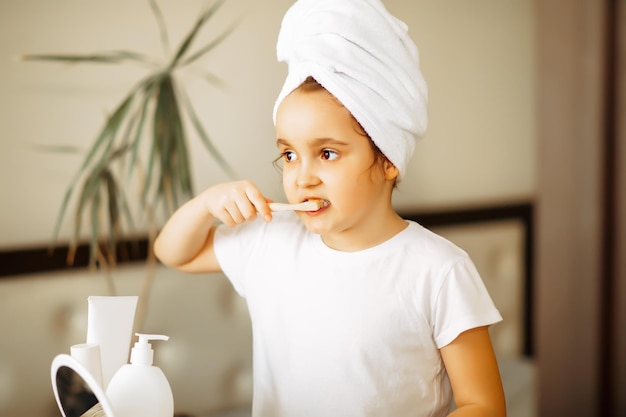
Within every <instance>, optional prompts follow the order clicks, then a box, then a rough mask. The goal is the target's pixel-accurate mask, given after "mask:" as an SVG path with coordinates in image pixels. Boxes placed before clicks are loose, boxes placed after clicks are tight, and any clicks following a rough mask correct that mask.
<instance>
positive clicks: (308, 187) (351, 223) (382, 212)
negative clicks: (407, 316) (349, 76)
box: [276, 89, 397, 250]
mask: <svg viewBox="0 0 626 417" xmlns="http://www.w3.org/2000/svg"><path fill="white" fill-rule="evenodd" d="M276 135H277V145H278V150H279V152H280V154H281V159H282V162H281V164H282V169H283V188H284V191H285V194H286V196H287V199H288V200H289V202H291V203H300V202H302V201H306V200H311V199H322V200H326V201H327V202H328V204H327V205H326V206H325V207H322V208H321V209H319V210H318V211H315V212H298V213H299V216H300V218H301V219H302V220H303V222H304V223H305V225H306V227H307V228H308V229H309V230H310V231H312V232H314V233H318V234H320V235H322V238H323V239H324V241H325V242H326V244H328V245H329V246H331V247H334V248H335V249H340V250H357V249H360V248H363V247H367V245H368V242H370V241H372V242H374V241H377V239H378V236H375V235H376V234H377V233H379V231H380V229H381V225H382V224H384V223H385V221H386V220H387V219H389V218H390V216H393V215H395V213H393V209H392V207H391V192H392V189H393V184H394V179H395V177H396V176H397V170H396V168H395V167H394V166H393V165H392V164H391V163H389V162H388V161H385V160H383V159H382V158H379V157H377V155H376V153H375V151H374V149H373V148H372V146H371V144H370V141H369V138H368V137H367V136H365V135H363V134H362V133H361V132H359V129H358V126H357V125H356V122H355V121H354V119H353V118H352V116H351V114H350V113H349V112H348V110H347V109H346V108H345V107H343V106H342V105H341V104H340V103H339V102H338V101H337V100H336V99H335V98H334V97H333V96H332V95H331V94H330V93H328V92H327V91H326V90H323V89H322V90H317V91H301V90H295V91H294V92H292V93H291V94H290V95H289V96H287V97H286V98H285V99H284V100H283V101H282V103H281V104H280V106H279V108H278V111H277V114H276Z"/></svg>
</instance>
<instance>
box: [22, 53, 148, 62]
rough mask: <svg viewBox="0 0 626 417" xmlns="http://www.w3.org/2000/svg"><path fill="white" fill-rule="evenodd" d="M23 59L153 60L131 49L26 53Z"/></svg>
mask: <svg viewBox="0 0 626 417" xmlns="http://www.w3.org/2000/svg"><path fill="white" fill-rule="evenodd" d="M22 60H24V61H52V62H65V63H70V64H78V63H92V64H119V63H122V62H128V61H131V62H139V63H142V64H152V63H153V62H154V60H152V59H151V58H150V57H148V56H147V55H144V54H140V53H138V52H133V51H124V50H119V51H106V52H99V53H93V54H26V55H22Z"/></svg>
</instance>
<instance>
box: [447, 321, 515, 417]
mask: <svg viewBox="0 0 626 417" xmlns="http://www.w3.org/2000/svg"><path fill="white" fill-rule="evenodd" d="M440 352H441V357H442V358H443V362H444V364H445V367H446V370H447V372H448V377H449V378H450V384H451V385H452V392H453V393H454V401H455V403H456V407H457V408H456V410H454V412H452V413H451V414H450V417H462V416H466V417H470V416H480V417H505V416H506V403H505V399H504V391H503V388H502V381H501V380H500V371H499V370H498V363H497V362H496V356H495V353H494V351H493V346H492V345H491V339H490V337H489V331H488V328H487V327H477V328H475V329H470V330H467V331H465V332H463V333H461V334H460V335H459V336H458V337H457V338H456V339H455V340H454V341H453V342H452V343H450V344H449V345H447V346H445V347H443V348H441V349H440Z"/></svg>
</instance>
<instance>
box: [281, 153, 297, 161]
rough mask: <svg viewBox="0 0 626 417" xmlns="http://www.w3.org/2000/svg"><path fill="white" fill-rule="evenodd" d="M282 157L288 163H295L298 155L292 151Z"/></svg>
mask: <svg viewBox="0 0 626 417" xmlns="http://www.w3.org/2000/svg"><path fill="white" fill-rule="evenodd" d="M282 156H283V159H284V160H285V161H286V162H293V161H295V160H296V153H295V152H292V151H285V152H283V154H282Z"/></svg>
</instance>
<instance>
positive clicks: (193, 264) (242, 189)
mask: <svg viewBox="0 0 626 417" xmlns="http://www.w3.org/2000/svg"><path fill="white" fill-rule="evenodd" d="M257 212H259V213H261V214H262V215H263V218H264V219H265V221H270V220H271V218H272V215H271V211H270V209H269V206H268V203H267V201H266V199H265V197H263V194H261V192H260V191H259V189H258V188H257V187H256V186H255V185H254V184H253V183H252V182H250V181H237V182H230V183H224V184H219V185H216V186H213V187H211V188H208V189H207V190H205V191H204V192H202V193H201V194H199V195H198V196H196V197H194V198H193V199H191V200H189V201H188V202H187V203H185V204H184V205H182V206H181V207H180V208H179V209H178V210H177V211H176V212H175V213H174V214H173V215H172V217H171V218H170V219H169V220H168V221H167V223H166V224H165V226H164V227H163V229H162V230H161V232H160V233H159V235H158V236H157V239H156V241H155V243H154V252H155V254H156V256H157V258H159V260H160V261H161V262H163V263H164V264H165V265H167V266H169V267H171V268H176V269H179V270H182V271H186V272H218V271H220V270H221V268H220V265H219V263H218V262H217V259H216V257H215V253H214V251H213V232H214V230H215V227H214V223H215V220H216V219H217V220H220V221H222V222H223V223H224V224H225V225H227V226H230V227H232V226H235V225H237V224H240V223H243V222H246V221H248V220H252V219H254V218H255V217H256V215H257Z"/></svg>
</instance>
